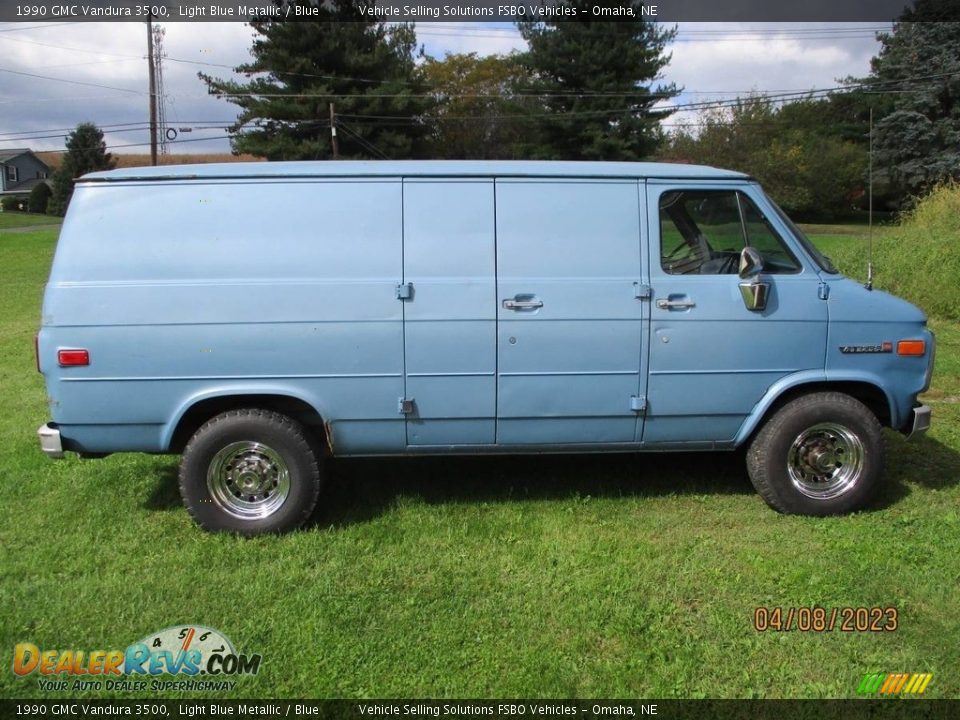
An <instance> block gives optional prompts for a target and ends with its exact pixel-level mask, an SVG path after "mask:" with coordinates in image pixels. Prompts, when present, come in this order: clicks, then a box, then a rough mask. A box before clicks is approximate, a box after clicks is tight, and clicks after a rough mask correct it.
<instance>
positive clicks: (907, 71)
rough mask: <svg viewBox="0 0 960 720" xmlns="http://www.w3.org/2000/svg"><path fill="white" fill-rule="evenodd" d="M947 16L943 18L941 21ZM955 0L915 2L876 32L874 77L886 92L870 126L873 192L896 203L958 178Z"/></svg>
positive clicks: (959, 44) (959, 65)
mask: <svg viewBox="0 0 960 720" xmlns="http://www.w3.org/2000/svg"><path fill="white" fill-rule="evenodd" d="M948 20H950V21H948ZM957 20H958V16H957V4H956V0H916V2H915V3H914V7H913V8H910V9H908V10H906V11H905V12H904V13H903V14H902V15H901V17H900V20H899V22H897V23H896V24H895V25H894V27H893V31H892V32H890V33H882V34H880V35H879V36H878V39H879V40H880V43H881V46H882V47H881V49H880V53H879V55H877V56H876V57H875V58H873V60H872V61H871V75H870V77H869V78H867V79H866V81H865V82H868V83H875V84H876V87H877V89H878V90H880V91H886V92H889V93H890V95H891V96H892V98H893V99H892V101H891V103H890V104H891V105H892V108H891V110H892V111H891V112H890V113H889V114H886V115H885V116H883V117H881V118H878V119H877V121H876V123H875V127H874V151H875V154H874V162H875V167H876V170H877V179H878V182H879V184H880V186H881V187H880V191H881V192H883V193H884V194H886V193H892V194H893V195H894V196H896V197H899V198H900V199H901V202H902V201H904V200H906V199H907V198H908V197H909V196H916V195H919V194H922V193H924V192H926V191H927V190H929V189H930V188H931V187H933V186H934V185H935V184H937V183H938V182H941V181H943V180H947V179H950V178H954V179H957V178H960V22H957Z"/></svg>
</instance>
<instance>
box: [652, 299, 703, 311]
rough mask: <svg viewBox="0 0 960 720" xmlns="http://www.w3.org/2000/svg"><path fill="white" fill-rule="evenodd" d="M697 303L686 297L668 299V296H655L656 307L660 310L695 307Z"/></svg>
mask: <svg viewBox="0 0 960 720" xmlns="http://www.w3.org/2000/svg"><path fill="white" fill-rule="evenodd" d="M696 306H697V304H696V303H695V302H694V301H693V300H690V299H689V298H688V299H685V300H683V299H677V300H670V299H668V298H657V307H658V308H659V309H660V310H689V309H690V308H693V307H696Z"/></svg>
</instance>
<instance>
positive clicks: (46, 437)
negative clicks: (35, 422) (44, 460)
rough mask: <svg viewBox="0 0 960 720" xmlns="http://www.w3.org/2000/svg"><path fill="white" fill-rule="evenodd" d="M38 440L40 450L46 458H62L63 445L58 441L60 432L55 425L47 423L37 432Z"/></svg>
mask: <svg viewBox="0 0 960 720" xmlns="http://www.w3.org/2000/svg"><path fill="white" fill-rule="evenodd" d="M37 437H39V438H40V449H41V450H43V452H44V453H45V454H46V456H47V457H48V458H52V459H54V460H59V459H61V458H62V457H63V443H62V442H61V441H60V431H59V430H57V428H56V426H55V425H52V424H50V423H47V424H46V425H41V426H40V428H39V429H38V430H37Z"/></svg>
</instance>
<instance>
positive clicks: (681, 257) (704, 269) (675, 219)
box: [660, 190, 800, 275]
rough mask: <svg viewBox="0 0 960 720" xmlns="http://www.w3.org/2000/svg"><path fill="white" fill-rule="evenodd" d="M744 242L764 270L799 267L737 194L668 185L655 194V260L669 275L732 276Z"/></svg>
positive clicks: (758, 214)
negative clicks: (667, 189)
mask: <svg viewBox="0 0 960 720" xmlns="http://www.w3.org/2000/svg"><path fill="white" fill-rule="evenodd" d="M747 245H749V246H751V247H753V248H755V249H756V250H757V251H759V252H760V254H761V255H762V256H763V263H764V272H765V273H768V274H783V273H795V272H799V271H800V263H799V262H797V259H796V258H795V257H794V256H793V255H792V254H791V252H790V251H789V250H788V249H787V247H786V246H785V245H784V244H783V240H782V239H781V238H780V236H779V235H778V234H777V232H776V231H775V230H774V229H773V227H771V225H770V223H769V222H768V221H767V219H766V218H765V217H764V215H763V213H762V212H761V211H760V210H759V208H757V206H756V205H754V203H753V201H752V200H750V198H748V197H747V196H746V195H744V194H743V193H740V192H736V191H733V190H673V191H670V192H666V193H664V194H663V195H661V196H660V265H661V267H662V268H663V269H664V270H665V271H666V272H668V273H670V274H671V275H735V274H736V273H737V267H738V264H739V261H740V251H741V250H743V248H744V247H746V246H747Z"/></svg>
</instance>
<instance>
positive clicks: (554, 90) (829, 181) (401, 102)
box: [51, 0, 960, 219]
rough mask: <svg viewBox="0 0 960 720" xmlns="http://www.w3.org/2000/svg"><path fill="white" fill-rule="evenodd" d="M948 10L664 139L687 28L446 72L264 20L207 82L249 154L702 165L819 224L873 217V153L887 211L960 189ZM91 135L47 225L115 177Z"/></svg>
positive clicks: (336, 22) (576, 29)
mask: <svg viewBox="0 0 960 720" xmlns="http://www.w3.org/2000/svg"><path fill="white" fill-rule="evenodd" d="M273 1H274V2H280V0H273ZM298 1H307V0H298ZM564 1H565V2H567V3H568V4H570V5H574V6H581V5H583V6H585V5H586V4H587V3H585V2H583V0H564ZM638 3H639V0H638ZM954 3H955V0H915V2H914V4H913V6H912V7H911V8H909V9H907V10H905V11H904V13H903V14H902V15H901V17H900V18H899V19H898V21H897V23H896V24H895V25H894V26H893V29H892V31H891V32H889V33H881V34H879V35H878V40H879V42H880V50H879V52H878V54H877V55H876V56H875V57H874V58H873V60H872V63H871V69H870V73H869V75H868V76H867V77H863V78H853V77H850V78H845V79H842V80H840V81H839V85H838V87H837V88H836V89H835V90H833V91H831V92H827V93H819V94H818V93H811V94H809V95H806V96H801V97H799V98H797V97H793V98H789V99H785V98H783V97H778V96H769V95H763V94H752V95H748V96H746V97H741V98H737V99H736V100H735V101H733V102H729V101H725V102H722V103H717V104H713V105H710V104H706V105H705V106H704V107H701V108H700V109H699V112H698V113H697V114H696V116H695V118H694V119H687V120H686V121H681V122H676V123H671V125H673V126H674V127H672V128H670V131H669V132H668V131H667V128H665V124H664V123H663V121H664V120H665V119H667V118H668V117H670V116H671V115H672V114H673V113H674V112H675V111H676V109H677V108H678V106H679V107H683V106H682V105H679V104H678V103H677V102H676V100H675V99H676V97H677V95H679V94H680V92H681V91H682V89H681V88H678V87H677V86H676V85H674V84H672V83H666V82H664V81H663V71H664V69H665V68H666V67H667V65H668V64H669V62H670V59H671V55H670V52H669V49H668V48H669V45H670V42H671V41H672V40H673V39H674V37H675V34H676V30H675V29H672V28H666V27H663V26H662V25H660V24H658V23H653V22H650V21H648V20H646V19H644V18H643V17H642V16H640V15H639V14H638V16H637V17H636V18H634V19H633V20H627V21H622V22H616V23H605V22H563V21H556V22H551V21H546V22H520V23H518V28H519V31H520V34H521V35H522V37H523V39H524V40H525V41H526V44H527V48H526V50H524V51H523V52H514V53H511V54H508V55H488V56H479V55H477V54H475V53H467V54H448V55H446V56H445V57H444V58H442V59H437V58H431V57H427V56H425V54H424V51H423V48H422V46H420V45H418V42H417V37H416V32H415V28H414V27H413V25H411V24H403V23H401V24H387V23H384V22H382V21H378V20H376V19H373V18H371V17H369V16H366V15H364V14H362V13H361V12H360V10H359V4H358V3H357V2H356V1H355V0H330V1H329V2H326V3H324V4H323V5H322V6H320V7H319V12H320V13H321V14H320V16H319V17H318V19H317V20H316V21H313V22H285V21H282V20H276V19H263V20H258V21H254V22H252V23H251V26H252V28H253V30H254V32H255V35H254V39H253V43H252V46H251V50H250V52H251V60H250V61H249V62H247V63H245V64H243V65H240V66H239V67H237V68H236V69H235V70H236V73H237V74H238V75H241V76H244V79H241V80H238V79H222V78H218V77H214V76H212V75H209V74H206V73H200V74H199V76H200V78H201V79H202V80H203V81H204V82H205V83H206V85H207V87H208V90H209V92H210V93H211V94H212V95H214V96H217V97H220V98H222V99H224V100H225V101H227V102H230V103H232V104H233V105H235V106H236V107H237V109H238V115H237V120H236V122H235V123H234V124H233V125H232V126H231V127H230V128H229V132H230V136H231V145H232V149H233V151H234V153H237V154H241V153H249V154H253V155H257V156H260V157H264V158H266V159H268V160H328V159H332V158H333V157H334V152H335V146H334V142H333V138H332V132H331V129H332V127H331V126H332V125H333V126H334V127H335V130H336V135H337V146H338V147H337V148H336V149H337V150H338V151H339V153H338V157H340V158H343V159H374V158H381V159H383V158H389V159H416V158H460V159H545V160H560V159H563V160H619V161H632V160H645V159H654V160H671V161H680V162H692V163H703V164H710V165H717V166H721V167H727V168H731V169H736V170H740V171H743V172H747V173H749V174H751V175H753V176H755V177H757V178H758V179H759V180H760V181H761V182H763V183H764V185H765V186H766V187H767V189H768V190H769V191H770V192H771V194H772V195H773V196H774V197H775V198H776V199H777V200H778V201H779V202H780V203H781V204H782V205H783V206H784V208H785V209H786V210H787V211H788V212H790V213H791V214H795V215H797V216H798V217H801V218H808V219H822V218H827V217H836V216H838V215H841V214H843V213H845V212H848V211H850V210H851V209H852V208H854V207H862V206H863V205H864V204H865V195H866V189H865V188H866V182H867V166H868V154H869V152H870V148H871V145H872V148H873V177H874V196H875V198H876V203H877V206H878V207H881V208H899V207H903V206H905V205H906V204H908V203H909V202H910V199H911V198H912V197H915V196H918V195H920V194H922V193H924V192H926V191H927V190H929V189H930V188H931V187H933V186H934V185H936V184H937V183H939V182H942V181H944V180H945V179H950V178H953V179H958V178H960V22H955V21H948V20H954V19H955V16H956V9H955V8H954V7H953V4H954ZM331 105H333V107H332V108H331ZM871 117H872V128H873V131H872V133H871V132H870V127H871ZM331 118H332V120H331ZM80 130H81V128H78V132H80ZM91 132H93V133H94V135H96V132H98V131H96V128H92V129H91V128H88V127H85V128H83V132H82V136H83V137H82V138H81V139H82V140H83V143H80V145H84V147H86V145H85V143H86V144H89V141H91V140H92V141H93V145H94V146H96V148H94V149H91V148H87V149H85V150H79V149H78V150H77V151H76V152H75V151H74V150H72V149H70V148H69V146H70V143H68V150H69V151H68V153H67V161H65V162H64V166H63V168H62V169H61V172H60V173H58V176H59V175H60V174H63V175H64V178H62V179H59V180H58V179H55V180H54V196H53V198H51V211H53V212H62V210H63V208H65V206H66V202H67V201H68V199H69V193H70V191H71V190H72V183H70V182H68V180H69V179H70V178H72V177H76V176H77V175H78V174H80V173H81V171H89V170H93V169H101V168H102V167H104V166H109V165H110V158H109V154H108V153H106V152H105V150H106V149H105V146H104V144H103V142H102V134H100V135H99V144H98V141H97V140H96V137H93V136H91ZM72 139H74V138H72ZM73 144H74V145H77V143H76V142H74V143H73ZM71 156H73V157H72V159H71ZM91 161H94V162H99V163H100V165H96V164H94V165H91V164H90V162H91ZM68 173H76V174H72V175H70V176H69V178H67V177H66V175H67V174H68Z"/></svg>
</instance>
